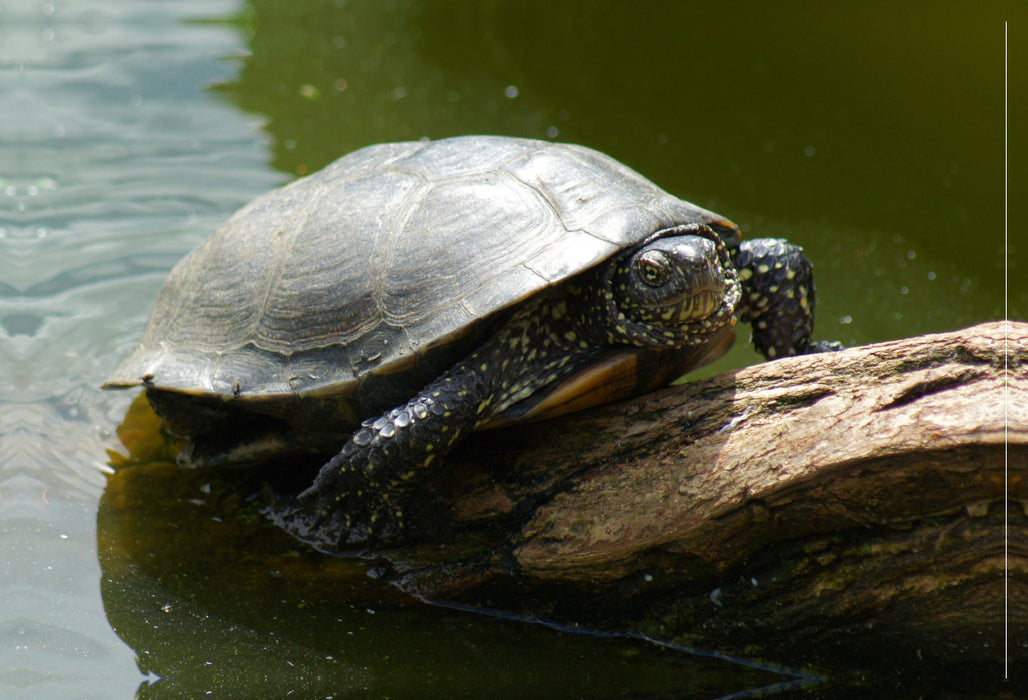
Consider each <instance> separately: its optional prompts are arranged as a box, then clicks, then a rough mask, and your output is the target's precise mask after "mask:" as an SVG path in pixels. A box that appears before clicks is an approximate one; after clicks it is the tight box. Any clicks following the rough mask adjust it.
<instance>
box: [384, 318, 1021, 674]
mask: <svg viewBox="0 0 1028 700" xmlns="http://www.w3.org/2000/svg"><path fill="white" fill-rule="evenodd" d="M1026 367H1028V324H1024V323H989V324H983V325H979V326H975V327H973V328H969V329H966V330H963V331H959V332H954V333H944V334H938V335H930V336H922V337H917V338H909V339H904V340H899V341H895V342H888V343H879V344H875V345H871V346H867V347H859V348H852V349H849V350H846V351H844V352H840V353H832V354H825V355H816V356H808V357H799V358H788V359H783V360H779V361H777V362H773V363H767V364H761V365H757V366H754V367H750V368H747V369H744V370H741V371H738V372H732V373H727V374H723V375H720V376H718V377H714V378H712V379H709V380H704V381H698V382H693V383H688V384H685V385H682V386H676V387H672V388H669V389H667V390H665V391H663V392H660V393H657V394H652V395H649V396H647V397H644V398H642V399H639V400H636V401H635V402H632V403H629V404H621V405H616V406H611V407H607V408H604V409H601V410H596V411H591V412H589V413H588V414H583V415H578V416H572V417H569V418H566V419H563V420H560V421H554V422H549V423H545V424H539V425H536V426H531V427H529V428H527V429H526V428H524V427H522V428H519V429H517V430H509V431H503V432H494V433H483V434H481V435H479V436H478V437H477V438H476V439H474V440H473V441H471V443H470V444H469V445H467V447H466V449H462V450H460V451H459V452H458V453H456V454H455V455H453V457H452V459H451V460H450V461H449V463H448V465H447V470H446V474H445V475H442V476H441V477H440V478H439V479H438V480H437V481H436V482H434V483H433V484H430V485H429V486H430V487H431V488H432V489H436V490H438V492H439V493H440V494H441V495H440V500H441V501H442V503H443V504H444V505H446V506H448V508H449V509H450V510H451V511H452V512H453V513H454V514H455V517H456V520H457V523H458V524H459V525H460V527H461V528H462V529H461V530H460V531H459V532H457V534H453V535H451V536H448V537H446V538H445V540H446V541H445V543H444V544H443V545H439V544H438V543H437V544H422V545H418V546H412V547H406V548H402V549H400V550H399V551H394V552H390V553H386V554H387V556H388V558H389V559H390V560H391V562H392V567H393V568H392V571H391V573H390V574H389V575H392V576H394V577H395V578H396V580H397V581H398V582H399V583H400V585H402V586H404V587H406V588H407V589H408V590H412V591H415V592H418V593H420V594H423V595H426V596H427V597H430V598H446V599H451V600H460V601H465V602H478V603H485V604H491V605H503V606H507V607H520V608H521V609H522V610H525V611H531V612H540V611H541V608H545V611H548V612H549V613H551V614H556V615H561V614H567V615H572V616H580V615H582V614H587V613H588V611H589V610H590V609H591V606H593V607H594V606H595V604H596V603H597V602H599V601H604V602H605V603H610V602H611V601H617V602H618V605H620V606H621V608H622V613H621V614H622V615H623V619H621V620H620V622H622V623H624V624H626V625H628V626H630V627H634V628H636V629H640V628H641V629H644V630H649V631H652V632H655V633H658V634H660V635H661V636H665V637H672V638H677V639H680V640H687V641H690V642H692V643H696V644H703V645H705V646H718V647H723V646H725V645H727V646H729V647H731V648H736V649H739V650H744V651H745V650H749V651H750V652H758V653H767V654H770V655H778V654H782V655H784V656H785V657H787V658H788V659H791V660H799V661H800V662H808V661H812V660H813V661H815V662H820V661H824V660H825V659H827V660H828V661H829V662H831V660H832V659H836V658H838V657H837V656H833V654H836V655H838V654H842V653H844V652H845V653H846V654H850V655H851V658H853V657H852V654H853V653H854V651H855V650H857V649H864V650H865V651H867V652H868V653H871V654H876V655H877V654H880V653H881V651H882V649H883V647H882V646H881V645H882V644H887V646H889V648H895V649H898V650H899V652H898V656H896V657H895V660H896V663H900V661H899V659H900V657H902V658H903V662H904V663H906V662H907V661H909V660H910V659H914V660H917V659H918V658H920V659H925V658H928V659H934V660H936V661H939V662H941V663H946V662H947V661H949V660H952V659H954V658H960V659H962V660H964V661H965V662H966V661H967V660H968V659H972V660H973V661H974V662H976V663H982V664H985V665H989V664H991V663H996V664H998V663H999V658H1000V657H1001V656H1002V653H1003V649H1002V646H1003V645H1002V642H1003V639H1002V634H1001V630H1002V625H1003V622H1004V603H1005V602H1006V603H1007V604H1008V606H1007V609H1008V611H1009V618H1008V620H1009V621H1010V622H1011V623H1012V625H1013V627H1012V629H1013V630H1015V631H1016V630H1020V631H1021V633H1022V634H1025V633H1028V518H1026V515H1025V513H1026V510H1028V371H1026ZM482 465H487V466H485V467H484V466H482ZM1005 549H1006V553H1005V552H1004V550H1005ZM1005 572H1007V573H1008V577H1007V578H1006V585H1004V575H1005ZM1005 590H1006V592H1007V595H1006V600H1005ZM560 591H567V592H574V596H572V597H570V598H567V599H563V602H555V600H554V596H555V595H556V594H557V593H558V592H560ZM544 601H545V602H544ZM603 616H605V617H606V619H608V620H609V619H610V618H611V612H610V606H609V605H606V606H605V612H604V613H603ZM1021 641H1022V642H1023V641H1024V637H1022V640H1021ZM854 645H856V646H854ZM812 647H817V652H816V653H813V655H811V654H807V653H805V652H804V650H805V649H810V648H812ZM1011 653H1012V654H1019V655H1020V656H1021V658H1022V659H1024V657H1025V656H1026V655H1028V652H1026V650H1025V647H1024V646H1016V647H1011Z"/></svg>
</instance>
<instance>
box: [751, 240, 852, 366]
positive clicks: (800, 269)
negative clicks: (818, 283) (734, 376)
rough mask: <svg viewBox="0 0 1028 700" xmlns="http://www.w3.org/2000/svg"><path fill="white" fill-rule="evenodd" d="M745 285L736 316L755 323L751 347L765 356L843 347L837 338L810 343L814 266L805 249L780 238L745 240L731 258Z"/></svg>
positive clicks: (805, 352) (812, 319)
mask: <svg viewBox="0 0 1028 700" xmlns="http://www.w3.org/2000/svg"><path fill="white" fill-rule="evenodd" d="M733 259H734V262H735V266H736V269H738V271H739V280H740V281H741V282H742V285H743V293H742V298H741V299H740V300H739V308H738V316H739V320H741V321H743V322H746V323H750V324H752V326H753V345H754V347H756V349H757V352H759V353H760V354H761V355H763V356H764V357H765V358H766V359H768V360H773V359H775V358H776V357H785V356H788V355H805V354H809V353H814V352H829V351H834V350H841V349H842V345H840V344H839V343H836V342H829V341H817V342H814V343H812V342H811V341H810V335H811V333H812V332H813V330H814V306H815V301H816V300H815V293H814V275H813V265H811V263H810V260H808V259H807V256H806V255H804V254H803V249H802V248H800V247H799V246H797V245H793V244H792V243H789V242H788V241H785V240H782V239H778V238H757V239H754V240H751V241H743V243H742V244H741V245H740V246H739V250H738V252H736V254H735V255H734V256H733Z"/></svg>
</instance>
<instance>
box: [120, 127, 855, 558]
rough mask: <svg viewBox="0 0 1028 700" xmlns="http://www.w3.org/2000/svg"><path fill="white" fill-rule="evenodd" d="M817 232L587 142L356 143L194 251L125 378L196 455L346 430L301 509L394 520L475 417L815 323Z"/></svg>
mask: <svg viewBox="0 0 1028 700" xmlns="http://www.w3.org/2000/svg"><path fill="white" fill-rule="evenodd" d="M813 319H814V283H813V279H812V277H811V266H810V263H809V262H808V260H807V259H806V257H805V256H804V255H803V253H802V250H801V249H800V248H799V247H797V246H794V245H791V244H789V243H787V242H785V241H782V240H776V239H759V240H753V241H747V242H742V241H741V239H740V235H739V230H738V228H737V227H736V226H735V225H734V224H733V223H731V222H730V221H728V220H726V219H724V218H722V217H720V216H718V215H716V214H714V213H712V212H709V211H706V210H704V209H701V208H700V207H697V206H694V205H692V204H690V203H688V202H685V201H683V200H681V199H678V198H676V197H673V196H671V195H669V194H667V193H666V192H664V191H663V190H661V189H660V188H658V187H657V186H656V185H654V184H653V183H651V182H649V181H648V180H646V179H645V178H643V177H642V176H640V175H639V174H637V173H636V172H634V171H632V170H631V169H629V168H627V167H625V166H624V165H622V164H620V163H618V162H617V161H615V160H613V159H611V158H610V157H608V156H605V155H603V154H601V153H598V152H596V151H593V150H590V149H588V148H584V147H581V146H573V145H567V144H554V143H548V142H542V141H533V140H526V139H516V138H505V137H490V136H470V137H460V138H451V139H444V140H439V141H433V142H416V143H393V144H384V145H377V146H371V147H368V148H364V149H361V150H359V151H356V152H354V153H352V154H350V155H348V156H346V157H344V158H342V159H340V160H338V161H336V162H335V163H333V164H331V165H329V166H328V167H327V168H325V169H324V170H322V171H321V172H318V173H315V174H314V175H311V176H309V177H306V178H303V179H301V180H297V181H296V182H293V183H292V184H290V185H287V186H285V187H283V188H281V189H279V190H276V191H274V192H271V193H269V194H267V195H265V196H263V197H260V198H258V199H257V200H255V201H254V202H252V203H251V204H249V205H248V206H246V207H245V208H243V209H242V210H241V211H240V212H238V213H237V214H236V215H235V216H234V217H233V218H232V219H231V220H230V221H229V222H228V224H226V225H225V226H224V227H223V228H221V229H220V230H219V231H218V232H217V233H215V234H214V235H213V236H211V237H210V238H209V239H208V240H207V241H206V242H205V243H203V244H202V245H201V246H200V247H199V248H197V250H195V251H194V252H193V253H192V254H190V255H189V256H188V257H186V258H185V259H184V260H183V261H182V262H181V263H179V264H178V265H177V266H176V267H175V269H174V270H172V272H171V274H170V276H169V278H168V280H167V281H166V282H165V284H164V287H163V289H162V290H161V292H160V296H159V297H158V299H157V303H156V307H155V308H154V311H153V313H152V315H151V317H150V320H149V322H148V324H147V327H146V330H145V332H144V335H143V339H142V341H141V342H140V344H139V346H138V347H137V348H136V349H135V351H134V352H133V353H132V354H131V355H130V356H129V357H128V358H127V359H126V360H125V361H124V362H123V363H122V364H121V366H120V367H119V368H118V369H117V371H116V372H115V373H114V374H113V376H112V377H111V378H110V379H109V380H108V381H107V383H106V384H105V387H108V388H113V387H130V386H136V385H143V386H145V387H146V390H147V396H148V398H149V399H150V402H151V404H152V405H153V407H154V409H155V410H156V411H157V412H158V414H159V415H160V416H161V417H162V418H163V419H164V421H165V423H166V425H167V426H168V428H169V430H171V431H172V432H173V433H176V434H178V435H180V436H183V437H186V438H188V444H187V447H186V448H185V449H184V450H183V452H182V454H181V455H180V460H182V461H184V462H186V463H189V464H193V465H196V466H203V465H212V464H223V463H251V462H257V461H263V460H268V459H272V458H276V457H282V456H284V455H289V454H297V453H301V452H310V453H321V454H325V455H326V457H327V455H330V454H335V456H334V457H332V458H331V459H330V460H329V461H328V462H327V463H326V464H325V465H324V466H323V467H322V468H321V470H320V472H319V473H318V474H317V477H316V479H315V480H314V483H313V485H311V486H310V488H308V489H307V490H306V491H304V492H303V493H301V494H300V496H299V499H298V505H297V508H298V513H300V514H301V515H304V514H306V515H310V516H312V517H311V519H316V520H320V519H322V518H324V517H326V516H332V517H333V518H334V519H335V520H336V521H338V522H339V523H341V525H342V527H343V530H342V533H343V534H342V539H343V541H344V542H347V543H350V544H359V543H362V542H364V541H366V540H367V538H368V537H369V536H370V535H374V536H375V537H377V538H382V537H391V536H395V535H396V534H397V533H398V532H400V530H401V527H400V525H401V523H402V522H403V518H404V508H405V504H406V503H407V502H409V500H410V496H411V494H412V493H413V492H414V491H415V489H416V485H417V484H418V483H419V481H420V480H421V478H422V477H423V476H425V475H427V474H428V473H430V470H433V469H436V468H438V467H439V466H440V464H441V462H442V461H443V458H444V456H445V455H446V453H447V451H448V450H449V449H450V448H451V447H452V446H453V445H454V444H455V443H456V442H457V441H458V440H460V439H461V438H462V437H463V436H465V435H466V434H467V433H468V432H469V431H471V430H473V429H475V428H480V427H484V426H491V425H497V424H501V423H507V422H510V421H513V420H521V419H526V418H533V419H534V418H542V417H549V416H553V415H558V414H560V413H565V412H568V411H573V410H580V409H582V408H586V407H589V406H594V405H597V404H599V403H604V402H608V401H612V400H616V399H620V398H626V397H629V396H632V395H637V394H640V393H643V392H646V391H650V390H653V389H655V388H657V387H660V386H662V385H664V384H667V383H668V382H669V381H671V380H673V379H675V378H677V377H679V376H681V375H682V374H684V373H685V372H687V371H689V370H690V369H693V368H695V367H697V366H699V365H701V364H704V363H706V362H709V361H711V360H712V359H714V358H716V357H717V356H719V355H720V354H722V353H723V352H724V351H725V350H726V349H727V347H728V346H729V345H730V344H731V342H732V340H733V338H734V329H733V327H734V325H735V323H736V321H737V320H742V321H744V322H750V323H752V324H753V341H754V344H755V346H756V348H757V350H758V351H759V352H760V353H762V354H763V355H764V357H766V358H768V359H771V358H775V357H781V356H785V355H794V354H800V353H808V352H818V351H823V350H829V349H833V348H834V347H835V345H834V344H831V343H813V344H812V343H811V342H810V335H811V330H812V327H813Z"/></svg>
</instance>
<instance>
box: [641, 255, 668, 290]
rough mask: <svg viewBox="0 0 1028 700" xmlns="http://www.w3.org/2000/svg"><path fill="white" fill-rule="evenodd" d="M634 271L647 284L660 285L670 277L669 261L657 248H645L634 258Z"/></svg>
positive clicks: (665, 282)
mask: <svg viewBox="0 0 1028 700" xmlns="http://www.w3.org/2000/svg"><path fill="white" fill-rule="evenodd" d="M635 271H636V273H638V275H639V279H641V280H642V281H643V282H644V283H645V284H646V285H647V286H650V287H660V286H663V285H664V284H667V281H668V279H670V277H671V263H670V261H669V260H668V257H667V256H666V255H665V254H664V253H662V252H661V251H659V250H647V251H646V252H644V253H642V254H641V255H639V257H637V258H636V259H635Z"/></svg>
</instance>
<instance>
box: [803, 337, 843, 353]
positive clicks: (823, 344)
mask: <svg viewBox="0 0 1028 700" xmlns="http://www.w3.org/2000/svg"><path fill="white" fill-rule="evenodd" d="M845 349H846V346H845V345H843V344H842V343H840V342H839V341H837V340H818V341H817V342H814V343H811V344H810V345H808V346H807V347H806V349H805V350H804V351H803V352H802V353H800V354H802V355H815V354H817V353H819V352H839V351H840V350H845Z"/></svg>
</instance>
